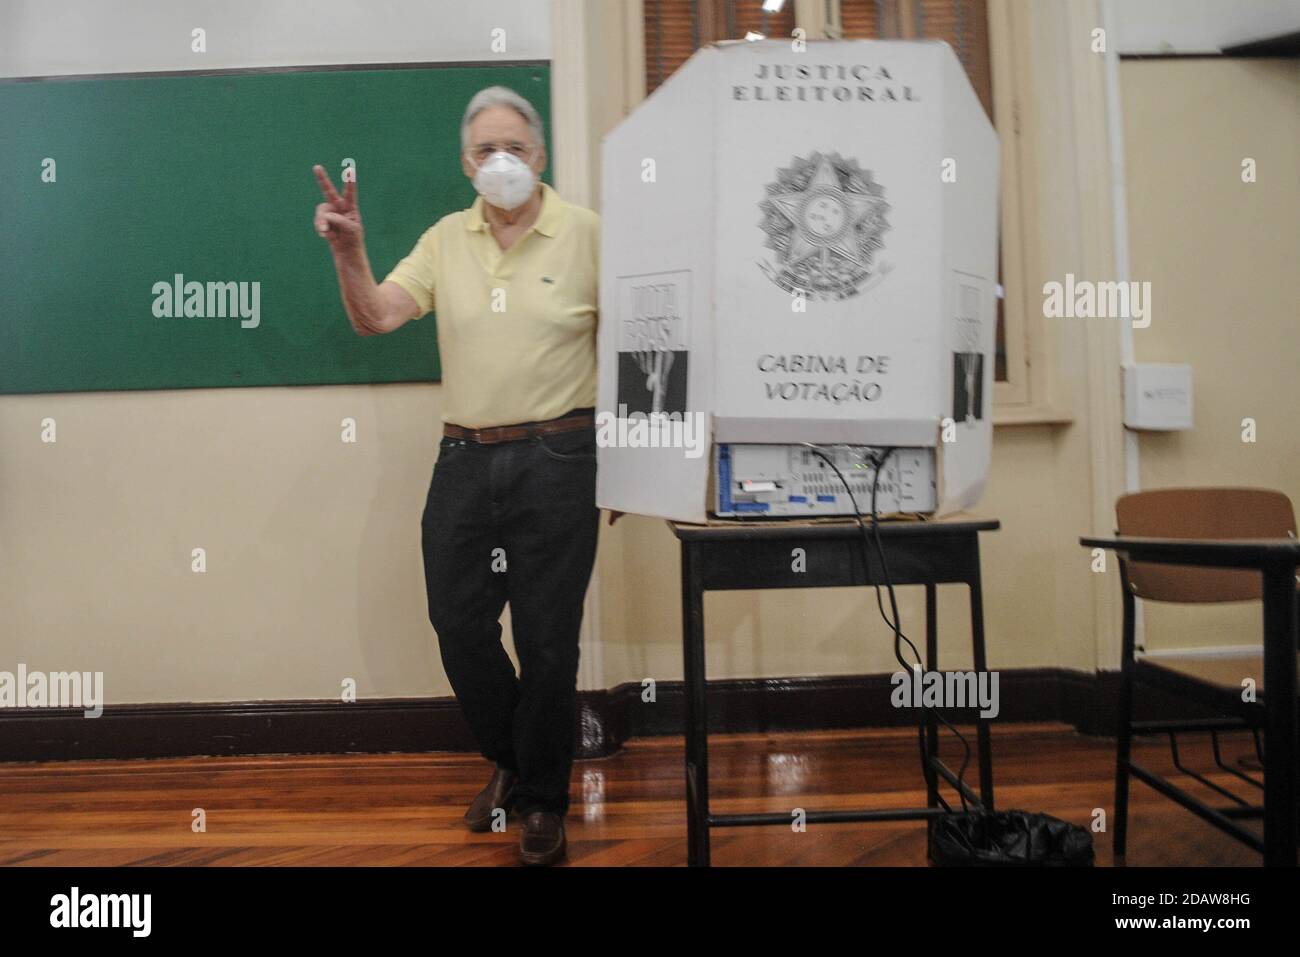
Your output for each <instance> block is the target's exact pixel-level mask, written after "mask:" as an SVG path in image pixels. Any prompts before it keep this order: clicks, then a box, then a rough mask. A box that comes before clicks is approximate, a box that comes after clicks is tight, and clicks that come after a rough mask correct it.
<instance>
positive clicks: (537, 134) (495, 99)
mask: <svg viewBox="0 0 1300 957" xmlns="http://www.w3.org/2000/svg"><path fill="white" fill-rule="evenodd" d="M489 106H508V107H510V108H511V109H512V110H514V111H515V112H516V113H518V114H519V115H520V116H522V117H523V118H524V119H525V120H526V121H527V122H528V129H529V130H530V131H531V132H532V134H533V139H535V140H536V141H537V145H539V146H544V145H545V144H546V140H545V139H544V136H545V134H544V133H543V132H542V117H541V116H540V114H538V112H537V110H535V109H534V108H533V104H531V103H529V102H528V101H527V100H525V99H524V98H523V97H522V96H520V95H519V94H518V93H516V92H515V91H514V90H512V89H510V88H509V87H508V86H489V87H488V88H487V89H486V90H479V91H478V92H477V93H475V94H474V98H473V99H472V100H470V101H469V106H467V107H465V119H463V120H462V121H461V124H460V148H461V149H467V148H468V147H469V125H470V123H472V122H473V121H474V117H476V116H478V115H479V114H480V113H482V112H483V111H484V110H486V109H487V108H488V107H489Z"/></svg>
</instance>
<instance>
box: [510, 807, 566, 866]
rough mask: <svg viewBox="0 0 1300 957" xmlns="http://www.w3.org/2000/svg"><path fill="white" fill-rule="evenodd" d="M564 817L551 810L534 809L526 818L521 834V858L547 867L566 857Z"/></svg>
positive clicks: (534, 864)
mask: <svg viewBox="0 0 1300 957" xmlns="http://www.w3.org/2000/svg"><path fill="white" fill-rule="evenodd" d="M565 850H566V844H565V840H564V818H562V817H560V815H558V814H555V813H554V812H551V811H533V812H531V813H530V814H528V815H527V816H526V817H525V818H524V827H523V832H522V833H521V834H520V836H519V860H520V861H521V862H522V863H524V864H527V865H529V866H532V867H545V866H546V865H548V864H554V863H555V862H556V861H558V860H560V859H561V858H563V857H564V854H565Z"/></svg>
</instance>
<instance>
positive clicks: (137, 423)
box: [0, 0, 1300, 704]
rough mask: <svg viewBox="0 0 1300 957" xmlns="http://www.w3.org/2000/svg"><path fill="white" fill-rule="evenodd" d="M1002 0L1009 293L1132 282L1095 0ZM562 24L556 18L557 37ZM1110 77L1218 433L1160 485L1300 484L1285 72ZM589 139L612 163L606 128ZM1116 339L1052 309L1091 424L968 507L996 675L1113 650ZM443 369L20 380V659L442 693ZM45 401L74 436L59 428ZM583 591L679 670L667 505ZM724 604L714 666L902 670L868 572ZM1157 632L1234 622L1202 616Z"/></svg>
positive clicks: (1040, 439) (287, 685) (283, 686)
mask: <svg viewBox="0 0 1300 957" xmlns="http://www.w3.org/2000/svg"><path fill="white" fill-rule="evenodd" d="M566 2H567V0H566ZM586 2H599V0H586ZM1006 6H1007V7H1008V8H1010V9H1014V10H1015V11H1016V13H1017V16H1018V17H1019V19H1020V22H1021V24H1022V27H1023V36H1022V39H1024V40H1025V41H1026V42H1024V43H1022V44H1021V45H1020V47H1019V48H1017V50H1015V51H1010V52H1007V51H1003V53H1002V54H1000V55H1007V56H1015V57H1016V58H1017V63H1018V67H1017V69H1016V70H1015V71H1013V72H1014V75H1015V76H1017V77H1019V78H1021V79H1020V80H1018V82H1020V83H1022V84H1023V88H1022V89H1020V90H1019V93H1020V95H1021V96H1020V101H1019V113H1020V134H1019V136H1018V137H1017V140H1016V142H1017V145H1018V146H1019V147H1020V148H1022V149H1023V153H1022V161H1023V162H1024V163H1026V164H1028V166H1027V169H1028V175H1027V176H1026V179H1025V182H1026V184H1028V185H1025V186H1024V189H1025V193H1024V194H1023V195H1022V201H1023V207H1024V218H1025V222H1026V228H1027V242H1028V244H1029V246H1030V249H1029V252H1028V254H1027V256H1026V276H1025V279H1024V288H1023V289H1021V290H1019V291H1016V292H1015V293H1014V294H1018V295H1024V296H1030V295H1031V294H1032V293H1033V291H1034V290H1041V287H1042V284H1043V283H1044V282H1046V281H1048V280H1050V279H1061V278H1063V276H1064V274H1065V273H1066V272H1074V273H1075V274H1076V275H1091V276H1097V277H1103V278H1104V277H1106V276H1108V275H1110V274H1111V272H1110V270H1111V268H1112V266H1111V263H1112V259H1111V258H1110V254H1111V249H1110V245H1109V242H1110V241H1109V232H1108V231H1109V229H1110V220H1109V206H1108V205H1107V202H1108V200H1107V197H1108V195H1109V194H1108V183H1109V181H1108V180H1107V179H1106V176H1105V170H1106V152H1105V137H1104V124H1102V123H1101V121H1100V119H1099V117H1100V115H1101V114H1100V113H1099V112H1098V110H1099V106H1098V103H1099V93H1098V89H1099V87H1098V82H1099V76H1100V66H1099V65H1098V62H1097V61H1096V60H1095V58H1092V55H1091V54H1090V53H1089V52H1088V51H1087V49H1086V44H1083V45H1080V44H1078V43H1077V42H1076V41H1077V36H1079V35H1083V36H1086V35H1087V30H1086V29H1083V27H1084V26H1086V24H1087V23H1090V22H1094V19H1093V16H1092V12H1091V5H1090V4H1087V3H1076V4H1071V5H1068V6H1067V5H1064V4H1061V5H1058V4H1030V3H1021V2H1017V3H1012V4H1006ZM571 12H572V11H571ZM597 32H598V33H600V34H601V35H597V36H592V37H588V38H587V39H586V40H584V42H587V43H595V44H598V45H599V44H602V43H609V44H611V46H609V47H608V48H604V47H602V49H604V53H602V54H601V55H600V56H592V57H588V58H586V59H585V60H584V61H583V64H584V65H583V66H582V68H581V69H578V70H576V71H574V72H575V73H576V75H577V76H578V77H579V81H581V78H582V76H584V75H585V76H587V77H591V76H598V75H599V74H600V72H601V71H602V70H606V69H608V66H607V64H608V62H610V61H616V60H618V59H619V58H617V57H613V56H612V55H610V50H612V49H616V46H615V45H616V44H617V43H619V42H624V41H625V40H626V37H625V36H623V25H622V24H619V23H605V24H604V25H602V26H600V27H599V30H598V31H597ZM569 42H570V39H569V37H568V34H565V33H557V34H556V48H555V51H554V55H555V56H556V57H557V59H559V58H563V57H565V56H566V55H568V54H566V52H565V44H566V43H569ZM564 69H565V67H563V66H561V65H560V64H557V68H556V70H557V75H562V74H563V70H564ZM1288 71H1289V73H1288ZM1121 75H1122V80H1123V93H1124V106H1125V110H1126V111H1127V114H1128V116H1127V120H1126V129H1125V134H1126V144H1127V153H1128V157H1129V163H1128V165H1129V170H1128V177H1129V182H1128V192H1129V201H1130V227H1131V228H1130V231H1131V237H1132V274H1133V276H1134V277H1135V278H1138V279H1150V280H1151V281H1153V282H1154V283H1155V295H1156V300H1155V301H1156V308H1157V312H1156V317H1155V320H1154V322H1153V325H1152V327H1151V329H1149V330H1147V331H1146V332H1145V333H1142V334H1141V336H1140V338H1139V339H1138V341H1137V349H1138V355H1139V357H1140V358H1143V359H1148V360H1162V361H1189V362H1192V363H1193V364H1194V365H1195V366H1196V368H1197V384H1196V387H1197V409H1196V414H1197V430H1196V431H1195V432H1192V433H1187V434H1182V435H1177V436H1166V437H1154V438H1146V439H1143V440H1142V449H1141V451H1142V469H1143V475H1142V477H1143V482H1144V484H1148V485H1159V484H1173V483H1182V482H1190V481H1197V482H1200V481H1207V482H1208V481H1232V482H1241V483H1250V484H1265V485H1272V486H1274V487H1279V488H1282V489H1284V490H1286V491H1287V492H1288V493H1289V494H1291V495H1292V496H1293V497H1294V496H1296V495H1300V481H1298V480H1300V468H1298V466H1297V461H1300V459H1298V458H1297V455H1296V452H1297V448H1296V442H1297V430H1296V429H1295V428H1294V427H1290V428H1288V419H1287V416H1288V415H1289V412H1290V410H1291V409H1292V408H1295V407H1296V401H1295V400H1296V398H1297V396H1296V383H1295V376H1294V367H1295V359H1294V356H1295V352H1296V349H1295V345H1296V341H1295V340H1296V336H1295V334H1294V331H1293V330H1294V322H1295V319H1296V317H1295V311H1294V303H1295V291H1296V290H1295V276H1294V270H1293V266H1294V264H1295V262H1296V245H1295V244H1296V233H1295V228H1294V225H1295V209H1296V202H1295V201H1296V196H1295V181H1294V156H1295V155H1296V154H1295V150H1296V145H1297V136H1296V127H1295V113H1294V111H1293V110H1294V99H1293V98H1292V99H1291V100H1289V101H1288V99H1287V95H1288V94H1287V89H1288V87H1287V86H1286V84H1287V83H1290V84H1291V86H1290V87H1289V89H1291V90H1294V88H1295V79H1296V76H1295V67H1294V65H1291V66H1289V67H1288V66H1285V65H1278V64H1263V63H1257V64H1234V63H1228V62H1223V61H1215V60H1190V61H1164V62H1159V63H1133V64H1125V65H1124V66H1123V68H1122V74H1121ZM627 85H628V83H627V79H626V77H624V78H623V80H621V81H620V82H619V83H610V84H607V85H604V86H602V85H601V84H598V83H597V84H594V85H593V86H592V88H591V91H590V96H591V97H592V103H591V105H590V108H589V109H588V110H587V111H585V112H584V111H582V110H581V109H579V108H578V107H577V106H575V104H574V101H573V100H572V99H570V100H567V101H564V104H565V105H561V98H560V97H559V96H557V106H556V109H557V121H558V114H559V113H560V112H561V111H563V110H566V109H567V110H569V111H570V115H574V116H578V117H579V118H581V117H582V116H584V115H585V116H588V117H597V118H598V121H597V123H598V126H599V127H601V128H597V129H594V130H592V132H593V133H595V134H596V135H599V133H601V132H603V128H608V126H609V125H612V123H613V122H614V120H615V119H616V118H617V116H618V115H619V112H620V110H619V109H612V108H611V105H610V101H609V99H608V97H609V96H611V95H618V96H623V95H625V92H626V87H627ZM611 90H612V91H613V92H612V93H611V92H610V91H611ZM1292 97H1293V94H1292ZM1220 100H1222V105H1221V106H1220V105H1218V101H1220ZM1288 103H1289V106H1288ZM1062 104H1069V109H1065V108H1063V107H1062ZM579 105H580V104H579ZM1288 110H1290V112H1288ZM1288 124H1289V125H1288ZM1010 135H1011V134H1009V133H1007V132H1006V131H1004V147H1006V146H1010V145H1011V144H1012V140H1011V139H1010V138H1009V136H1010ZM559 140H560V142H559V146H560V147H561V150H557V154H559V153H562V148H563V136H562V135H561V137H559ZM581 149H582V150H583V151H584V153H585V155H586V156H587V157H588V160H589V161H591V162H594V157H595V156H596V155H597V154H593V153H592V148H591V144H590V142H586V143H583V144H582V145H581ZM1241 155H1255V156H1257V157H1258V158H1259V159H1260V175H1261V182H1260V183H1259V184H1256V185H1255V186H1252V187H1244V186H1242V185H1240V183H1239V181H1237V180H1235V179H1234V177H1235V176H1236V170H1237V169H1238V166H1239V161H1240V157H1241ZM1288 163H1289V164H1290V165H1289V166H1288V165H1287V164H1288ZM592 173H593V175H594V173H595V171H594V170H593V171H592ZM563 175H564V174H562V176H563ZM1288 177H1289V179H1288ZM1284 180H1286V184H1285V185H1282V183H1283V181H1284ZM561 182H563V180H561ZM590 188H591V186H590V184H588V189H590ZM591 195H592V196H593V197H594V195H595V193H594V192H593V193H592V194H591ZM1202 197H1204V200H1205V201H1202ZM593 201H594V199H593ZM1031 305H1032V302H1031ZM1288 308H1289V311H1288ZM1225 317H1228V318H1226V319H1225ZM1117 341H1118V337H1117V334H1116V332H1115V326H1113V325H1105V324H1091V325H1090V324H1088V323H1084V322H1074V323H1064V324H1060V325H1054V326H1052V327H1050V328H1046V329H1045V330H1044V350H1045V351H1044V358H1043V361H1044V362H1046V363H1047V364H1049V366H1050V367H1051V370H1052V377H1053V389H1054V391H1055V393H1056V395H1057V402H1058V404H1059V405H1060V406H1061V407H1064V408H1067V409H1068V410H1069V411H1070V413H1071V414H1072V415H1073V421H1072V422H1071V423H1070V424H1068V425H1046V424H1043V425H1023V426H1016V427H1001V428H999V429H997V430H996V433H995V440H994V442H995V446H994V457H993V472H992V476H991V479H990V482H989V487H988V493H987V496H986V498H985V501H984V502H983V503H982V505H981V507H980V510H979V511H980V513H981V514H983V515H989V516H996V517H998V518H1000V519H1001V520H1002V522H1003V526H1004V528H1003V530H1002V531H1001V532H998V533H995V534H993V535H990V536H988V537H987V544H986V550H985V560H984V576H985V587H986V594H985V605H986V615H987V630H988V640H989V658H990V664H991V665H993V666H994V667H1002V668H1016V667H1035V666H1048V667H1050V666H1064V667H1070V668H1077V669H1081V670H1089V671H1090V670H1093V669H1094V668H1096V667H1098V666H1099V665H1101V666H1104V667H1111V666H1113V665H1114V663H1115V661H1116V660H1117V659H1116V658H1115V651H1114V649H1115V622H1116V618H1115V614H1114V595H1115V592H1116V590H1117V585H1116V584H1115V580H1114V576H1113V571H1112V573H1111V574H1109V575H1107V576H1098V575H1092V574H1090V573H1089V571H1088V555H1087V553H1086V552H1085V551H1084V550H1083V549H1081V548H1080V547H1079V546H1078V545H1077V538H1078V536H1079V535H1082V534H1088V533H1091V532H1106V531H1108V530H1109V524H1110V518H1109V516H1110V515H1111V514H1113V512H1112V510H1111V503H1112V502H1113V498H1114V494H1115V491H1116V489H1117V485H1116V479H1115V474H1116V468H1117V462H1118V450H1119V448H1120V438H1121V436H1120V432H1119V429H1118V423H1117V419H1116V412H1115V409H1116V407H1117V402H1118V399H1117V392H1116V389H1115V388H1113V386H1117V383H1118V366H1117V362H1116V360H1115V357H1116V356H1117V355H1118V347H1117ZM440 390H441V387H440V386H433V385H421V386H416V385H392V386H357V387H353V386H340V387H331V388H289V389H225V390H200V391H182V392H147V393H94V394H76V395H51V396H9V397H0V449H3V456H2V457H0V616H3V617H0V670H12V669H13V668H14V667H15V666H16V665H17V663H19V662H23V663H25V664H27V665H28V667H29V668H32V669H44V670H67V669H73V668H75V669H78V670H92V671H95V670H99V671H104V672H105V681H106V689H107V695H108V701H109V703H110V704H112V703H123V702H169V701H218V700H255V699H292V698H327V697H333V696H335V695H337V694H338V693H339V690H340V682H342V681H343V680H344V679H346V678H355V679H356V681H357V683H358V690H359V693H360V694H361V695H362V696H365V697H370V696H376V697H386V696H407V695H445V694H448V693H449V688H448V685H447V682H446V679H445V676H444V675H443V673H442V669H441V666H440V664H439V661H438V656H437V650H436V646H435V644H434V639H433V634H432V630H431V629H430V627H429V625H428V622H427V620H426V618H425V609H424V594H423V580H422V576H421V568H420V556H419V532H418V521H419V515H420V510H421V508H422V506H423V502H424V495H425V491H426V488H427V482H428V477H429V471H430V468H431V465H432V462H433V457H434V449H435V444H436V437H437V426H436V423H437V422H438V420H439V412H440V409H439V395H440ZM1246 415H1252V416H1255V417H1256V418H1257V419H1258V420H1259V422H1260V441H1259V443H1258V444H1257V445H1255V446H1242V445H1241V444H1240V442H1239V441H1237V436H1238V432H1239V425H1238V423H1239V421H1240V418H1241V417H1243V416H1246ZM47 416H48V417H52V418H54V419H56V420H57V423H58V439H59V441H58V443H57V444H54V445H49V444H44V443H42V442H41V441H40V428H41V421H42V419H44V418H45V417H47ZM344 417H353V418H355V419H356V420H357V422H358V427H359V441H358V443H357V444H355V445H345V444H343V443H342V442H340V440H339V432H340V421H341V420H342V419H343V418H344ZM196 546H201V547H204V548H206V549H207V556H208V571H207V572H206V574H203V575H195V574H193V573H191V571H190V550H191V549H192V548H194V547H196ZM912 592H913V590H910V589H907V590H904V591H903V593H902V594H903V596H904V597H903V605H902V614H903V624H904V628H905V630H906V631H907V632H908V633H909V635H913V636H915V637H922V636H923V618H922V614H921V604H920V600H919V599H920V596H919V594H914V593H912ZM940 594H941V599H940V602H941V616H942V617H941V622H940V627H941V635H943V637H944V642H943V644H942V647H943V649H944V652H945V655H946V657H945V658H944V664H945V665H948V666H960V665H964V664H967V663H969V651H968V631H967V628H966V621H965V615H966V610H965V603H964V600H963V599H964V595H963V593H962V590H961V589H960V588H956V587H949V588H945V589H942V590H941V592H940ZM593 598H594V601H593V603H592V604H593V608H595V609H596V612H595V616H594V617H595V619H596V620H595V621H594V622H593V623H592V624H594V625H595V626H596V632H597V635H596V636H595V638H596V644H595V645H594V646H593V645H592V644H590V643H589V644H588V645H587V646H586V647H587V649H588V651H587V653H586V656H585V659H584V662H585V667H588V668H589V670H588V671H587V672H586V673H585V676H584V685H585V686H588V687H593V686H605V687H610V686H614V685H617V684H619V683H622V682H625V681H639V680H641V679H643V678H645V677H654V678H657V679H659V680H672V679H676V678H679V677H680V676H681V663H680V662H681V650H680V606H679V600H680V597H679V585H678V566H677V552H676V542H675V540H674V539H673V538H672V536H671V534H670V533H669V532H668V530H667V529H666V527H665V525H664V523H662V522H658V521H652V520H649V519H643V518H638V517H628V518H626V519H625V520H623V521H622V522H620V523H619V524H618V525H617V526H615V527H614V528H613V529H609V528H603V529H602V545H601V552H600V557H599V563H598V579H597V586H596V593H595V594H594V595H593ZM706 613H707V615H708V618H709V652H708V667H709V672H710V676H711V677H715V678H722V677H747V676H757V675H771V676H783V675H816V674H844V673H872V672H884V671H890V670H893V667H894V662H893V660H892V656H891V652H890V642H889V635H888V633H887V631H886V630H885V629H884V627H883V626H882V625H881V624H880V623H879V618H878V616H877V614H876V611H875V606H874V600H873V598H872V596H871V593H870V592H867V591H857V592H849V591H839V590H818V591H811V592H797V591H782V592H771V593H763V594H759V595H751V596H742V595H735V594H730V595H713V596H710V597H709V598H708V600H707V604H706ZM1253 620H1254V619H1252V621H1253ZM1200 621H1204V619H1201V620H1200ZM1152 627H1153V635H1155V634H1156V633H1155V631H1154V629H1155V628H1156V627H1158V626H1157V625H1156V624H1153V625H1152ZM1159 640H1160V641H1161V642H1167V641H1178V642H1181V643H1202V644H1207V643H1213V642H1214V641H1217V640H1218V639H1217V638H1216V637H1215V636H1214V635H1212V634H1210V633H1209V631H1208V630H1207V628H1206V627H1205V626H1204V625H1203V624H1198V626H1197V629H1196V630H1195V632H1194V633H1188V632H1186V631H1185V630H1183V631H1179V632H1178V633H1177V634H1169V635H1167V634H1166V633H1165V632H1160V633H1159ZM589 641H590V639H589ZM593 662H595V665H594V669H593V667H592V663H593Z"/></svg>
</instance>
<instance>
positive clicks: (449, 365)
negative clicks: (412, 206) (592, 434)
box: [384, 183, 600, 429]
mask: <svg viewBox="0 0 1300 957" xmlns="http://www.w3.org/2000/svg"><path fill="white" fill-rule="evenodd" d="M599 255H600V217H599V216H597V214H596V213H594V212H592V211H591V210H589V209H583V208H582V207H580V206H574V205H572V204H570V203H566V202H565V201H564V200H563V199H561V198H560V196H559V194H558V193H556V192H555V190H553V189H552V188H551V187H550V186H548V185H546V184H545V183H543V184H542V207H541V210H540V211H539V213H538V215H537V221H536V222H535V223H533V225H532V228H530V229H529V230H528V232H527V233H525V234H524V235H523V236H521V237H520V238H519V239H517V240H516V241H515V243H514V245H512V246H511V247H510V248H509V249H507V250H504V251H502V249H501V247H500V246H498V245H497V241H496V239H495V238H493V236H492V231H491V229H490V228H489V226H488V223H487V221H486V220H485V219H484V218H483V199H482V197H480V198H478V199H476V200H475V201H474V205H473V206H471V207H470V208H469V209H465V210H461V211H460V212H457V213H451V214H450V215H447V216H444V217H443V218H442V219H440V220H438V222H437V223H435V224H434V225H433V226H431V227H430V228H429V229H427V230H426V231H425V233H424V235H423V236H421V237H420V240H419V242H417V243H416V244H415V248H414V249H412V250H411V253H410V255H409V256H407V257H406V258H405V259H403V260H402V261H401V262H400V263H398V264H397V266H396V267H395V268H394V269H393V271H392V272H391V273H389V274H388V276H387V277H386V279H385V280H384V281H385V282H394V283H397V285H399V286H401V287H402V288H403V289H405V290H406V291H407V292H408V293H410V295H411V298H412V299H414V300H415V301H416V303H417V304H418V305H419V307H420V309H421V310H422V313H421V315H425V314H427V313H429V312H432V311H433V310H434V308H435V306H436V308H437V313H438V314H437V322H438V352H439V355H440V356H441V359H442V384H443V416H442V418H443V421H444V422H451V423H454V424H456V425H463V426H465V427H467V428H472V429H481V428H488V427H491V426H495V425H511V424H514V423H516V422H537V421H541V420H543V419H553V418H556V417H557V416H561V415H563V414H564V413H566V412H568V411H569V410H570V409H575V408H583V407H586V406H594V405H595V404H596V320H597V308H598V305H597V299H596V292H597V269H598V263H599Z"/></svg>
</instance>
